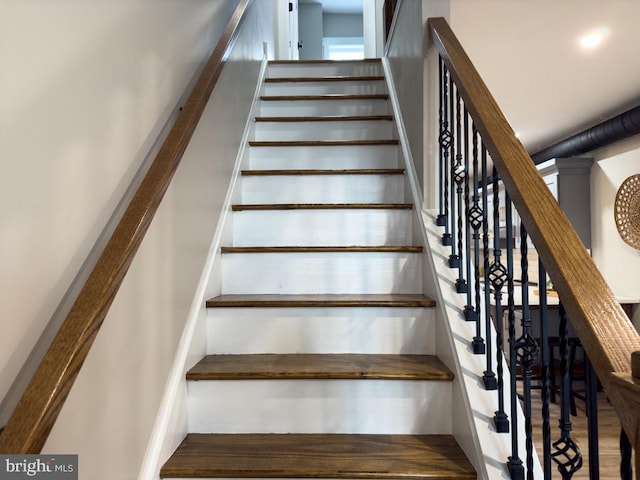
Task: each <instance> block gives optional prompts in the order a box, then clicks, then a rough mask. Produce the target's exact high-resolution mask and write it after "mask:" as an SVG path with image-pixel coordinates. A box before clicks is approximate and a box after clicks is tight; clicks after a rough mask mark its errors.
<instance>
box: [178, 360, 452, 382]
mask: <svg viewBox="0 0 640 480" xmlns="http://www.w3.org/2000/svg"><path fill="white" fill-rule="evenodd" d="M187 379H188V380H236V379H243V380H245V379H393V380H431V381H448V380H452V379H453V373H452V372H451V370H449V369H448V368H447V367H446V366H445V365H444V364H443V363H442V361H441V360H439V359H438V358H437V357H435V356H433V355H379V354H377V355H376V354H368V355H362V354H259V355H255V354H254V355H207V356H206V357H205V358H203V359H202V360H201V361H200V362H198V363H197V364H196V365H195V366H194V367H193V368H191V369H190V370H189V372H188V373H187Z"/></svg>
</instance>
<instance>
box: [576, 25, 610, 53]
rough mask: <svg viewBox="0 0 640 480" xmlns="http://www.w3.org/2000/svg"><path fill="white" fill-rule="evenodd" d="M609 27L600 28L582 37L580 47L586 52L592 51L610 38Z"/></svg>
mask: <svg viewBox="0 0 640 480" xmlns="http://www.w3.org/2000/svg"><path fill="white" fill-rule="evenodd" d="M609 32H610V30H609V28H608V27H600V28H596V29H595V30H592V31H590V32H589V33H587V34H586V35H583V36H582V37H580V46H581V47H582V48H584V49H585V50H591V49H593V48H596V47H597V46H598V45H600V44H601V43H602V42H603V41H604V39H605V38H606V37H607V36H609Z"/></svg>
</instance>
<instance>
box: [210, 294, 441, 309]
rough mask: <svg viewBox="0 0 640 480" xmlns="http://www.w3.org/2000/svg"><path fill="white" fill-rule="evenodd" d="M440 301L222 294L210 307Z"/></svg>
mask: <svg viewBox="0 0 640 480" xmlns="http://www.w3.org/2000/svg"><path fill="white" fill-rule="evenodd" d="M435 305H436V302H435V301H434V300H432V299H431V298H429V297H426V296H425V295H418V294H382V295H380V294H378V295H376V294H363V295H339V294H338V295H336V294H326V295H278V294H271V295H219V296H217V297H214V298H212V299H210V300H207V308H215V307H218V308H226V307H235V308H237V307H240V308H243V307H275V308H297V307H328V308H331V307H426V308H429V307H435Z"/></svg>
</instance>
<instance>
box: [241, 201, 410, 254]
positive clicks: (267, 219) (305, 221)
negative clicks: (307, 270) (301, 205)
mask: <svg viewBox="0 0 640 480" xmlns="http://www.w3.org/2000/svg"><path fill="white" fill-rule="evenodd" d="M412 213H413V212H412V211H411V210H388V209H386V210H385V209H379V210H378V209H362V210H265V211H242V212H234V214H233V245H234V246H236V247H257V246H288V245H300V246H322V245H325V246H339V245H370V246H374V245H410V244H411V225H412Z"/></svg>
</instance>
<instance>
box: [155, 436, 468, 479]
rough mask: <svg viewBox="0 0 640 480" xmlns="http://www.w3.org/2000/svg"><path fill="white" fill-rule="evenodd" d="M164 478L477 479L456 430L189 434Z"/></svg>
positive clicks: (169, 464) (163, 469)
mask: <svg viewBox="0 0 640 480" xmlns="http://www.w3.org/2000/svg"><path fill="white" fill-rule="evenodd" d="M160 476H161V477H162V478H166V477H173V478H180V477H182V478H326V479H330V478H336V479H347V478H354V479H367V480H370V479H385V480H392V479H393V480H427V479H428V480H438V479H440V480H448V479H475V478H476V473H475V471H474V469H473V466H472V465H471V463H470V462H469V460H468V459H467V457H466V456H465V454H464V452H463V451H462V449H461V448H460V446H459V445H458V444H457V442H456V441H455V439H454V438H453V436H451V435H353V434H222V435H219V434H193V433H192V434H189V435H187V437H186V438H185V439H184V441H183V442H182V444H181V445H180V446H179V447H178V449H177V450H176V452H175V453H174V454H173V456H172V457H171V458H170V459H169V460H168V461H167V462H166V463H165V465H164V466H163V467H162V470H161V471H160Z"/></svg>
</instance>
